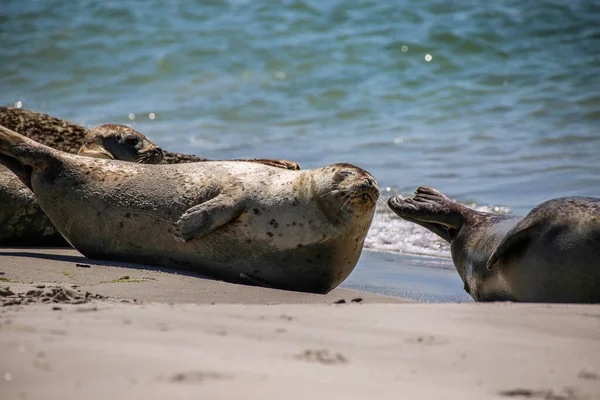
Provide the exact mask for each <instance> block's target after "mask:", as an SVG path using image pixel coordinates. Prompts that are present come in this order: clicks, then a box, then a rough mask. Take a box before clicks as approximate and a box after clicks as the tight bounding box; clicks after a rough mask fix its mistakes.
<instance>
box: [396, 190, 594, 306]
mask: <svg viewBox="0 0 600 400" xmlns="http://www.w3.org/2000/svg"><path fill="white" fill-rule="evenodd" d="M388 205H389V207H390V208H391V209H392V211H394V212H395V213H396V214H397V215H399V216H400V217H401V218H403V219H405V220H407V221H410V222H414V223H416V224H419V225H421V226H423V227H425V228H427V229H428V230H430V231H432V232H433V233H435V234H436V235H438V236H440V237H441V238H442V239H444V240H446V241H447V242H449V243H450V246H451V252H452V260H453V262H454V265H455V267H456V270H457V272H458V273H459V275H460V277H461V279H462V280H463V282H464V284H465V290H466V291H467V292H468V293H469V294H470V295H471V296H472V297H473V299H475V300H476V301H503V300H512V301H524V302H557V303H574V302H577V303H598V302H600V199H598V198H591V197H565V198H558V199H553V200H549V201H547V202H544V203H542V204H540V205H539V206H537V207H535V208H534V209H533V210H532V211H531V212H530V213H529V214H528V215H526V216H525V217H518V216H510V215H499V214H492V213H484V212H479V211H475V210H472V209H470V208H468V207H466V206H464V205H462V204H459V203H457V202H454V201H452V200H450V199H448V198H447V197H446V196H444V195H443V194H442V193H440V192H439V191H437V190H435V189H431V188H427V187H420V188H418V189H417V191H416V194H415V196H414V198H409V199H401V198H399V197H393V198H391V199H389V201H388Z"/></svg>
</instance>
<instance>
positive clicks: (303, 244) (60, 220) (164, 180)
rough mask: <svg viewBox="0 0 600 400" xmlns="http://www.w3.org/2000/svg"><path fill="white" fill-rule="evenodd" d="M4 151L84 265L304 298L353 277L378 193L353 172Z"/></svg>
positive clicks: (11, 141)
mask: <svg viewBox="0 0 600 400" xmlns="http://www.w3.org/2000/svg"><path fill="white" fill-rule="evenodd" d="M0 153H2V154H3V155H2V157H1V158H0V160H2V163H3V164H5V165H6V166H8V167H9V168H11V170H12V171H13V172H14V173H15V174H17V176H19V178H20V179H21V180H22V181H23V182H24V183H25V184H27V185H28V186H29V187H30V188H31V189H32V190H33V192H34V193H35V194H36V195H37V197H38V201H39V203H40V205H41V207H42V209H43V210H44V211H45V212H46V213H47V215H48V216H49V217H50V219H51V221H52V222H53V223H54V225H55V226H56V227H57V228H58V230H59V231H60V233H61V234H62V235H63V236H64V237H65V238H66V239H67V240H68V241H69V243H71V245H73V247H75V248H76V249H77V250H79V251H80V252H81V253H82V254H84V255H85V256H87V257H90V258H99V259H110V260H124V261H132V262H138V263H145V264H150V265H161V266H167V267H175V268H182V269H188V270H193V271H197V272H200V273H203V274H206V275H209V276H212V277H216V278H219V279H224V280H227V281H232V282H242V283H244V282H252V283H259V284H261V285H264V286H269V287H274V288H281V289H289V290H297V291H305V292H315V293H327V292H328V291H330V290H331V289H333V288H334V287H336V286H337V285H338V284H339V283H341V282H342V281H343V280H344V279H345V278H346V277H347V276H348V275H349V274H350V272H351V271H352V270H353V269H354V267H355V265H356V263H357V261H358V258H359V256H360V253H361V251H362V246H363V242H364V239H365V237H366V234H367V231H368V229H369V226H370V224H371V220H372V218H373V213H374V209H375V202H376V200H377V198H378V196H379V191H378V188H377V184H376V181H375V179H374V178H373V177H372V176H371V175H370V174H369V173H368V172H366V171H364V170H362V169H360V168H358V167H355V166H352V165H348V164H335V165H331V166H327V167H324V168H321V169H315V170H303V171H292V170H284V169H281V168H273V167H270V166H267V165H263V164H259V163H244V162H232V161H229V162H228V161H214V162H202V163H191V164H178V165H160V166H159V165H146V164H134V163H123V162H118V161H112V160H101V159H92V158H86V157H78V156H75V155H70V154H66V153H61V152H58V151H56V150H53V149H51V148H48V147H45V146H42V145H40V144H37V143H35V142H33V141H30V140H28V139H26V138H23V137H22V136H20V135H18V134H16V133H14V132H10V131H8V130H6V129H1V130H0Z"/></svg>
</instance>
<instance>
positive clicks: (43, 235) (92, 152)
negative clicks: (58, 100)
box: [0, 124, 163, 246]
mask: <svg viewBox="0 0 600 400" xmlns="http://www.w3.org/2000/svg"><path fill="white" fill-rule="evenodd" d="M78 154H80V155H82V156H86V157H97V158H106V159H112V160H124V161H131V162H139V163H147V164H157V163H159V162H160V161H161V160H162V158H163V152H162V150H161V149H160V147H158V146H156V145H155V144H154V143H152V142H150V141H149V140H148V138H146V136H144V135H143V134H142V133H140V132H138V131H136V130H135V129H132V128H130V127H128V126H124V125H113V124H107V125H100V126H98V127H96V128H95V129H93V130H92V131H90V132H89V133H88V134H87V136H86V137H85V138H84V140H83V145H82V146H81V148H80V149H79V152H78ZM0 245H3V246H9V245H10V246H68V243H67V242H66V241H65V240H64V238H63V237H62V236H61V234H60V233H58V231H57V230H56V228H54V225H52V223H51V222H50V220H49V219H48V217H47V216H46V214H44V212H43V211H42V210H41V209H40V207H39V204H38V202H37V200H36V197H35V195H34V194H33V193H32V192H31V190H29V189H28V188H27V187H25V186H24V185H23V184H22V183H21V181H20V180H19V179H18V178H17V177H16V176H15V175H14V174H13V173H12V172H10V171H9V170H7V169H6V168H4V167H2V166H0Z"/></svg>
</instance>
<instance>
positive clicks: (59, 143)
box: [0, 107, 300, 170]
mask: <svg viewBox="0 0 600 400" xmlns="http://www.w3.org/2000/svg"><path fill="white" fill-rule="evenodd" d="M0 125H2V126H4V127H5V128H8V129H10V130H13V131H15V132H18V133H20V134H22V135H25V136H27V137H28V138H30V139H33V140H35V141H37V142H39V143H42V144H45V145H46V146H50V147H53V148H55V149H58V150H62V151H66V152H69V153H77V151H78V150H79V148H80V147H81V145H82V144H83V143H82V141H83V139H84V138H85V137H86V136H87V135H88V134H89V133H90V131H89V130H88V129H86V128H85V127H83V126H81V125H77V124H74V123H72V122H69V121H66V120H64V119H60V118H56V117H53V116H51V115H48V114H44V113H40V112H37V111H31V110H26V109H23V108H14V107H0ZM163 153H164V161H163V162H165V163H167V164H179V163H183V162H196V161H208V160H207V159H206V158H202V157H196V156H192V155H188V154H180V153H172V152H170V151H164V152H163ZM117 158H118V157H117ZM236 161H250V162H257V163H261V164H267V165H272V166H274V167H279V168H286V169H291V170H298V169H300V165H299V164H298V163H296V162H294V161H288V160H272V159H266V158H240V159H237V160H236Z"/></svg>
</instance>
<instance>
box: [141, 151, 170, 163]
mask: <svg viewBox="0 0 600 400" xmlns="http://www.w3.org/2000/svg"><path fill="white" fill-rule="evenodd" d="M164 156H165V155H164V153H163V151H162V149H161V148H160V147H155V148H153V149H151V150H147V151H144V152H140V153H139V155H138V158H137V160H136V162H137V163H140V164H158V163H159V162H161V161H162V160H163V158H164Z"/></svg>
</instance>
